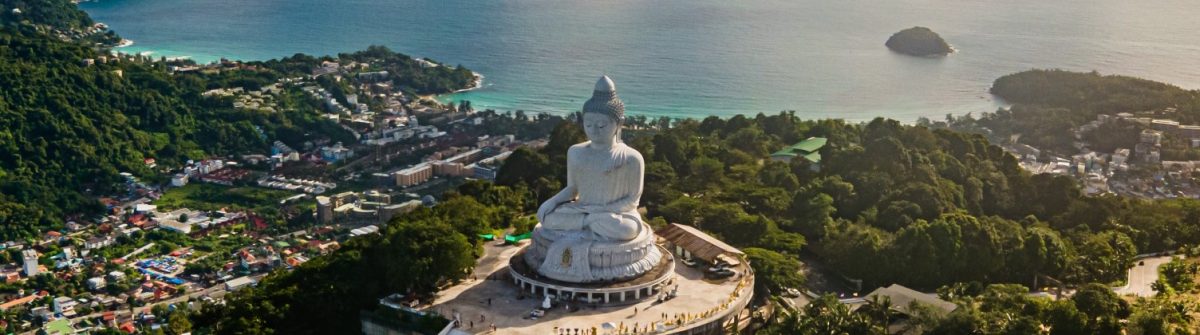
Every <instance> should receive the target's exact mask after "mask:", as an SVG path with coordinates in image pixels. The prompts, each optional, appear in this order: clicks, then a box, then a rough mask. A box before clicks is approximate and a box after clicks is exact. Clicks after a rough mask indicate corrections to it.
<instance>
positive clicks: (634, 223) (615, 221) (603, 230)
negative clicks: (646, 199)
mask: <svg viewBox="0 0 1200 335" xmlns="http://www.w3.org/2000/svg"><path fill="white" fill-rule="evenodd" d="M583 221H584V222H583V223H584V225H586V226H587V227H588V228H589V229H591V230H592V232H594V233H596V235H600V237H603V238H606V239H609V240H613V241H628V240H632V239H633V238H634V237H637V235H638V233H639V232H640V230H641V228H642V225H641V220H640V219H639V218H637V217H633V216H630V215H628V214H613V213H601V214H591V215H588V216H587V217H586V218H584V219H583Z"/></svg>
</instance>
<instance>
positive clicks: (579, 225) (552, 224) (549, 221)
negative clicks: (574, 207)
mask: <svg viewBox="0 0 1200 335" xmlns="http://www.w3.org/2000/svg"><path fill="white" fill-rule="evenodd" d="M586 216H587V214H583V213H571V212H568V211H556V212H551V213H550V214H546V218H545V219H544V221H542V227H544V228H546V229H557V230H580V229H583V227H584V223H583V220H584V217H586Z"/></svg>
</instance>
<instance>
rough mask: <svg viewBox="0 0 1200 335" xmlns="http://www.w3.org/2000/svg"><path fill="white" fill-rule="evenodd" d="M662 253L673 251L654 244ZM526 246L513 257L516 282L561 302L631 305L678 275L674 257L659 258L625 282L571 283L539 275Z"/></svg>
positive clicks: (534, 292) (657, 290)
mask: <svg viewBox="0 0 1200 335" xmlns="http://www.w3.org/2000/svg"><path fill="white" fill-rule="evenodd" d="M654 248H656V249H658V252H659V253H661V254H662V255H670V254H671V253H670V252H669V251H667V250H666V249H664V248H663V247H662V246H659V245H654ZM527 252H530V250H529V248H526V249H525V250H523V251H522V252H521V254H520V255H518V256H517V257H513V258H511V259H510V260H509V264H508V269H509V273H510V274H511V275H512V277H513V283H515V284H517V286H518V287H520V288H521V290H523V291H528V292H529V293H531V294H533V295H536V296H539V297H544V296H547V295H550V296H553V297H554V298H555V299H556V300H559V301H577V302H585V303H589V304H618V305H619V304H627V303H632V302H635V301H639V300H643V299H649V298H652V297H655V296H656V294H658V293H659V292H661V291H662V289H663V288H665V287H666V286H667V285H670V284H672V279H674V275H675V261H674V257H670V256H667V257H659V258H658V264H655V265H654V267H653V268H652V269H650V270H649V271H646V272H644V273H642V274H641V275H639V276H637V277H633V278H629V279H625V280H621V281H605V282H594V283H571V282H565V281H560V280H555V279H553V278H547V277H545V276H542V275H539V274H538V272H537V270H536V269H532V268H531V267H530V266H529V265H528V264H527V263H526V262H525V261H524V259H525V256H524V254H525V253H527Z"/></svg>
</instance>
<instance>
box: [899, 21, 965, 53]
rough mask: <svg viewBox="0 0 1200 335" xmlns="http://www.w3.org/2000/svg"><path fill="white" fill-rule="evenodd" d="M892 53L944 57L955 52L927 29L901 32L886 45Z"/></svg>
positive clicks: (913, 28) (915, 28) (918, 28)
mask: <svg viewBox="0 0 1200 335" xmlns="http://www.w3.org/2000/svg"><path fill="white" fill-rule="evenodd" d="M884 45H886V46H887V47H888V49H891V50H892V51H895V52H899V53H902V54H906V55H910V56H944V55H947V54H950V53H952V52H954V49H953V48H951V47H950V44H948V43H946V40H943V39H942V37H941V36H938V34H937V33H935V32H933V30H930V29H929V28H925V27H919V26H918V27H912V28H908V29H905V30H901V31H899V32H897V33H895V34H892V37H889V38H888V40H887V43H884Z"/></svg>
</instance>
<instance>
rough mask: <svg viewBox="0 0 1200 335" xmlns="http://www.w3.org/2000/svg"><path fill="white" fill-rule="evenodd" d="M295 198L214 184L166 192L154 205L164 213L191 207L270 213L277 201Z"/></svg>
mask: <svg viewBox="0 0 1200 335" xmlns="http://www.w3.org/2000/svg"><path fill="white" fill-rule="evenodd" d="M292 195H294V193H292V192H288V191H281V190H272V189H267V188H261V187H253V186H240V187H230V186H222V185H214V184H200V183H196V184H188V185H187V186H184V187H177V188H172V189H169V190H167V192H166V193H165V194H163V196H162V198H159V199H158V200H156V201H155V202H154V204H155V205H158V206H159V207H161V208H162V209H164V210H172V209H176V208H190V209H195V210H203V211H212V210H218V209H221V208H228V209H237V210H254V211H271V210H275V209H277V208H278V207H279V201H280V200H283V199H284V198H287V197H290V196H292Z"/></svg>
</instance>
